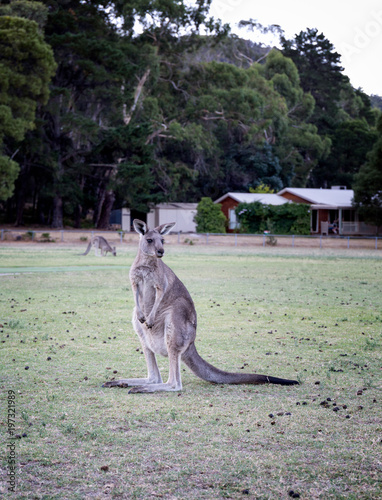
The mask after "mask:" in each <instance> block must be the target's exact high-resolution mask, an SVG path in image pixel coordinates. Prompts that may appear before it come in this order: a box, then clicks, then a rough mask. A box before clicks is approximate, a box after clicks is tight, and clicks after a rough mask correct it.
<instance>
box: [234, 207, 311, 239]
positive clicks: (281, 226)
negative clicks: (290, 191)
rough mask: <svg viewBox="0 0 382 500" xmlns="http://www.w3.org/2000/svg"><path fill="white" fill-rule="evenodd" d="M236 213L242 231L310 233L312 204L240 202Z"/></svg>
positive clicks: (252, 232)
mask: <svg viewBox="0 0 382 500" xmlns="http://www.w3.org/2000/svg"><path fill="white" fill-rule="evenodd" d="M236 215H237V218H238V221H239V222H240V232H242V233H251V234H260V233H263V232H264V231H270V232H271V233H272V234H301V235H302V234H310V206H309V205H306V204H300V203H285V204H284V205H263V204H262V203H260V202H255V203H239V205H238V206H237V208H236Z"/></svg>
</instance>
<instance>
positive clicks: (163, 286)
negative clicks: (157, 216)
mask: <svg viewBox="0 0 382 500" xmlns="http://www.w3.org/2000/svg"><path fill="white" fill-rule="evenodd" d="M133 225H134V229H135V231H136V232H137V233H138V234H139V235H140V241H139V249H138V254H137V256H136V258H135V260H134V263H133V265H132V267H131V269H130V281H131V286H132V289H133V293H134V299H135V308H134V312H133V325H134V329H135V331H136V333H137V334H138V337H139V339H140V341H141V344H142V349H143V353H144V355H145V358H146V364H147V369H148V375H147V378H136V379H121V380H111V381H108V382H105V384H104V385H103V387H130V386H132V388H131V389H130V391H129V392H130V393H138V392H139V393H141V392H157V391H180V390H182V380H181V373H180V362H181V361H183V362H184V363H185V364H186V365H187V366H188V367H189V368H190V370H191V371H192V372H193V373H194V374H195V375H197V376H198V377H200V378H201V379H203V380H206V381H208V382H212V383H215V384H264V383H267V382H269V383H272V384H282V385H293V384H298V382H297V381H296V380H287V379H281V378H276V377H270V376H266V375H257V374H248V373H229V372H225V371H222V370H219V369H218V368H215V367H214V366H213V365H211V364H209V363H207V361H205V360H204V359H203V358H201V357H200V355H199V354H198V352H197V350H196V347H195V337H196V323H197V321H196V311H195V307H194V303H193V301H192V298H191V296H190V294H189V292H188V290H187V288H186V287H185V286H184V284H183V283H182V282H181V281H180V280H179V278H178V277H177V276H176V275H175V273H174V272H173V271H172V270H171V269H170V268H169V267H168V266H167V265H166V264H165V263H164V262H163V261H162V260H161V259H162V257H163V254H164V248H163V236H164V235H165V234H168V233H169V232H170V231H171V229H172V227H173V226H174V225H175V223H169V224H163V225H161V226H158V227H156V228H155V229H151V230H150V229H148V228H147V226H146V224H145V223H144V222H142V221H140V220H137V219H135V220H134V221H133ZM157 354H161V355H162V356H166V357H168V358H169V365H170V368H169V378H168V381H167V382H166V383H163V381H162V377H161V374H160V372H159V369H158V365H157V362H156V357H155V356H156V355H157Z"/></svg>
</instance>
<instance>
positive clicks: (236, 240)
mask: <svg viewBox="0 0 382 500" xmlns="http://www.w3.org/2000/svg"><path fill="white" fill-rule="evenodd" d="M235 247H237V233H235Z"/></svg>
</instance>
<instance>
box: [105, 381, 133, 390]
mask: <svg viewBox="0 0 382 500" xmlns="http://www.w3.org/2000/svg"><path fill="white" fill-rule="evenodd" d="M102 387H122V388H125V387H129V384H127V383H126V382H124V381H123V380H109V381H108V382H105V383H104V384H102Z"/></svg>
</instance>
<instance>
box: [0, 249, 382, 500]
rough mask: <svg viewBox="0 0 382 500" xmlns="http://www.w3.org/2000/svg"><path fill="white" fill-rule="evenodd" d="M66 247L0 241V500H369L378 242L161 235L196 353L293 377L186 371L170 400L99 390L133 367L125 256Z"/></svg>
mask: <svg viewBox="0 0 382 500" xmlns="http://www.w3.org/2000/svg"><path fill="white" fill-rule="evenodd" d="M78 253H79V251H78V248H67V247H65V248H56V247H54V246H49V245H47V246H45V247H43V246H41V247H40V246H39V247H35V246H31V247H17V248H16V247H9V246H8V247H5V246H3V247H1V246H0V285H1V290H0V341H1V344H0V348H1V360H0V363H1V366H0V370H1V371H0V380H1V382H0V385H1V400H2V404H1V414H0V431H1V436H2V438H1V440H2V448H1V449H2V451H3V453H2V462H1V471H2V472H1V486H0V497H1V496H3V497H4V498H7V497H9V498H12V497H14V498H28V499H29V498H30V499H103V498H121V499H125V498H126V499H130V498H138V499H140V498H165V499H220V498H251V499H287V498H302V499H316V498H317V499H318V498H320V499H325V500H326V499H331V498H336V499H340V498H341V499H379V498H381V497H382V412H381V401H382V392H381V391H382V354H381V352H382V299H381V297H382V259H381V257H380V255H379V253H378V254H375V253H372V252H368V253H367V254H361V253H357V252H348V253H346V255H345V254H341V253H336V252H335V251H331V252H330V253H329V252H318V251H310V250H309V249H304V250H301V251H295V252H293V251H288V252H287V251H286V250H282V249H277V248H274V249H270V250H264V251H262V249H257V250H251V249H250V248H246V249H240V248H237V249H236V248H214V247H212V246H211V247H208V248H201V247H190V246H175V245H174V246H172V245H170V246H168V248H167V252H166V256H165V261H166V263H167V264H168V265H170V267H172V268H173V269H174V271H175V272H176V273H177V274H178V276H179V277H180V279H181V280H182V281H183V282H184V283H185V284H186V286H187V287H188V289H189V291H190V292H191V295H192V296H193V298H194V301H195V306H196V310H197V312H198V337H197V347H198V350H199V352H200V354H201V355H202V356H203V357H204V358H205V359H206V360H207V361H209V362H212V363H213V364H215V365H216V366H218V367H220V368H223V369H226V370H230V371H248V372H257V373H264V374H269V375H274V376H279V377H285V378H297V379H298V380H299V381H300V382H301V385H299V386H292V387H281V386H271V385H265V386H220V385H217V386H216V385H211V384H208V383H206V382H203V381H202V380H199V379H197V378H196V377H195V376H194V375H193V374H192V373H190V372H189V371H188V369H187V368H184V370H183V371H182V377H183V386H184V389H183V391H182V392H181V393H157V394H146V395H144V394H130V395H129V394H128V393H127V390H124V389H104V388H102V387H101V384H102V383H103V382H104V381H105V380H108V379H110V378H111V377H117V378H119V377H127V376H145V374H146V367H145V363H144V358H143V355H142V353H141V350H140V345H139V341H138V339H137V338H136V335H135V333H134V332H133V329H132V326H131V320H130V319H131V313H132V308H133V298H132V293H131V290H130V284H129V281H128V270H129V266H130V264H131V262H132V260H133V258H134V254H135V249H134V247H133V246H131V247H126V248H123V249H122V250H121V251H119V252H118V256H117V257H116V258H114V257H111V256H108V257H106V258H103V259H102V258H96V257H94V256H93V255H90V254H89V255H88V256H87V257H79V256H78V255H76V254H78ZM159 365H160V368H161V370H162V372H163V374H164V375H163V378H164V379H166V375H167V360H166V359H164V358H162V359H160V360H159ZM13 408H15V422H16V423H15V429H13V427H12V420H13V417H14V415H13V411H12V410H13ZM13 430H14V433H15V434H16V435H17V437H15V436H13V437H12V436H10V434H11V433H12V432H13ZM11 437H12V439H11ZM11 442H12V443H14V446H13V448H11V447H7V444H9V443H11ZM11 452H13V454H12V453H11ZM13 458H14V459H15V461H16V469H15V471H14V472H15V481H16V486H15V491H16V493H14V494H13V496H11V495H12V494H11V493H10V492H9V491H8V488H9V487H10V485H11V483H10V482H9V479H10V476H9V472H10V468H9V463H8V460H11V459H13Z"/></svg>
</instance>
